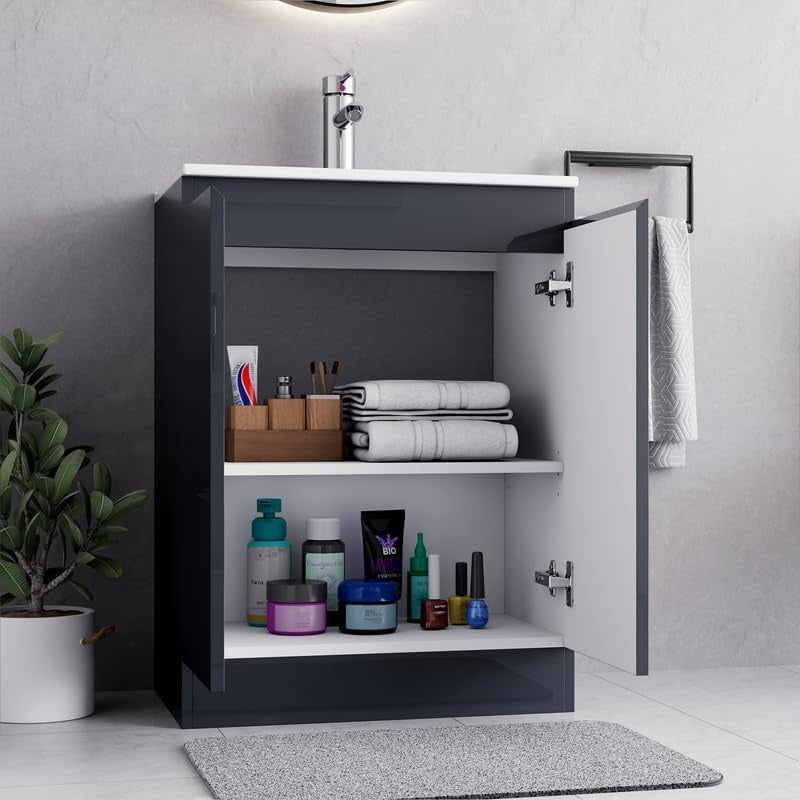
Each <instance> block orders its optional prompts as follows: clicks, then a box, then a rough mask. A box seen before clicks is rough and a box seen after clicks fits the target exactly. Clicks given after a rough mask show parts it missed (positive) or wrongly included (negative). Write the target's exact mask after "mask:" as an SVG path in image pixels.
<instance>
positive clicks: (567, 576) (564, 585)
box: [534, 561, 575, 608]
mask: <svg viewBox="0 0 800 800" xmlns="http://www.w3.org/2000/svg"><path fill="white" fill-rule="evenodd" d="M534 578H535V580H536V583H538V584H539V585H540V586H544V587H546V588H547V589H549V590H550V596H551V597H555V596H556V590H558V589H566V600H567V605H568V606H569V607H570V608H572V606H573V605H574V603H575V564H574V563H573V562H572V561H567V570H566V572H565V573H564V575H563V577H562V576H561V575H559V574H558V570H557V569H556V562H555V561H551V562H550V566H549V567H548V568H547V572H539V571H538V570H537V571H536V573H534Z"/></svg>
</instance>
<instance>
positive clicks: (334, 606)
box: [302, 517, 345, 625]
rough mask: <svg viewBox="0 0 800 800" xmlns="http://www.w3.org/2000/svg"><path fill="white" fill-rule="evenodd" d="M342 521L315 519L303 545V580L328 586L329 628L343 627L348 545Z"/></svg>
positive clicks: (310, 524) (309, 521)
mask: <svg viewBox="0 0 800 800" xmlns="http://www.w3.org/2000/svg"><path fill="white" fill-rule="evenodd" d="M340 535H341V522H340V521H339V519H337V518H336V517H311V518H310V519H309V520H308V522H307V523H306V536H307V537H308V538H307V539H306V540H305V541H304V542H303V564H302V574H303V580H304V581H305V580H320V581H325V583H327V584H328V625H338V624H339V599H338V592H339V584H340V583H341V582H342V581H343V580H344V575H345V570H344V563H345V562H344V559H345V554H344V542H343V541H342V540H341V539H340V538H339V537H340Z"/></svg>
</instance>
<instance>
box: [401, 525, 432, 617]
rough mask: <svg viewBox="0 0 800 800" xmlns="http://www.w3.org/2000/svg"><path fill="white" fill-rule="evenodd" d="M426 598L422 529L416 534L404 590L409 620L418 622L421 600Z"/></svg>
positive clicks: (426, 571) (425, 568)
mask: <svg viewBox="0 0 800 800" xmlns="http://www.w3.org/2000/svg"><path fill="white" fill-rule="evenodd" d="M427 599H428V553H427V551H426V550H425V543H424V542H423V541H422V531H420V532H419V533H418V534H417V546H416V547H415V548H414V555H413V556H411V559H410V563H409V567H408V591H407V592H406V603H407V606H408V608H407V614H406V616H407V617H408V621H409V622H419V621H420V618H421V616H422V601H423V600H427Z"/></svg>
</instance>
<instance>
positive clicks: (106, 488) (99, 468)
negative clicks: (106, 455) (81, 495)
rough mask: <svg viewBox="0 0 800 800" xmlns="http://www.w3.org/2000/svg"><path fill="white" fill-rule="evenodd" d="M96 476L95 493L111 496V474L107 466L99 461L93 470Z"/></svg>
mask: <svg viewBox="0 0 800 800" xmlns="http://www.w3.org/2000/svg"><path fill="white" fill-rule="evenodd" d="M92 472H93V476H94V488H95V491H98V492H102V493H103V494H104V495H105V496H106V497H109V496H110V495H111V473H110V472H109V470H108V467H107V466H106V465H105V464H101V463H100V462H99V461H98V462H97V463H96V464H95V465H94V469H93V470H92Z"/></svg>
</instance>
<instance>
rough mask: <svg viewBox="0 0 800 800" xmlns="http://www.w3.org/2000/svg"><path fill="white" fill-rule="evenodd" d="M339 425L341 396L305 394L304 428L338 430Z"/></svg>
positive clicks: (340, 421) (340, 424)
mask: <svg viewBox="0 0 800 800" xmlns="http://www.w3.org/2000/svg"><path fill="white" fill-rule="evenodd" d="M341 427H342V398H341V397H339V395H336V394H309V395H306V430H309V431H338V430H341Z"/></svg>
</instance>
